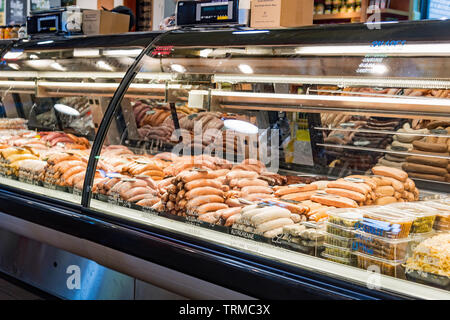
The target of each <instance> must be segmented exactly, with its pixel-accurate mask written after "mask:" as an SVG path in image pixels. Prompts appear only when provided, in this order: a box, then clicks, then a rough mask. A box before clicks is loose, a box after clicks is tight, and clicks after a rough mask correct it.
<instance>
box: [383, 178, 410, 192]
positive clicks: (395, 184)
mask: <svg viewBox="0 0 450 320" xmlns="http://www.w3.org/2000/svg"><path fill="white" fill-rule="evenodd" d="M381 179H382V180H383V181H386V182H390V185H391V186H392V187H393V188H394V189H395V191H397V192H403V191H405V185H404V183H402V182H400V181H398V180H397V179H394V178H391V177H383V178H381ZM405 183H406V181H405Z"/></svg>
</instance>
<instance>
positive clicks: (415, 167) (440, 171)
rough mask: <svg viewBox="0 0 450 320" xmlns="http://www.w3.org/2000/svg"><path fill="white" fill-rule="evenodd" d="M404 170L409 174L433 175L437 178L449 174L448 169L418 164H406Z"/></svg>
mask: <svg viewBox="0 0 450 320" xmlns="http://www.w3.org/2000/svg"><path fill="white" fill-rule="evenodd" d="M403 169H404V170H405V171H407V172H417V173H424V174H432V175H436V176H445V175H446V174H447V168H439V167H433V166H427V165H424V164H417V163H409V162H408V163H405V164H404V165H403Z"/></svg>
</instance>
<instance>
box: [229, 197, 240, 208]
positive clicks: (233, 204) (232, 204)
mask: <svg viewBox="0 0 450 320" xmlns="http://www.w3.org/2000/svg"><path fill="white" fill-rule="evenodd" d="M225 203H226V204H227V205H228V206H229V207H233V208H241V207H243V204H241V203H240V202H239V200H238V199H233V198H229V199H227V200H226V201H225Z"/></svg>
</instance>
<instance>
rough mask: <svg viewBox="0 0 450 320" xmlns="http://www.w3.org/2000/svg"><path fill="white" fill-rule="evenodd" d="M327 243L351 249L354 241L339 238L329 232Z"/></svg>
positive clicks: (326, 235)
mask: <svg viewBox="0 0 450 320" xmlns="http://www.w3.org/2000/svg"><path fill="white" fill-rule="evenodd" d="M325 243H326V244H329V245H332V246H336V247H341V248H347V249H351V248H352V246H353V239H352V238H348V237H341V236H337V235H335V234H331V233H328V232H327V233H326V234H325Z"/></svg>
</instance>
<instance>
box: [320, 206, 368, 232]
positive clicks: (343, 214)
mask: <svg viewBox="0 0 450 320" xmlns="http://www.w3.org/2000/svg"><path fill="white" fill-rule="evenodd" d="M327 214H328V222H330V223H333V224H335V225H338V226H342V227H345V228H354V227H355V225H356V223H358V221H360V220H362V218H363V214H362V210H361V209H354V208H348V209H333V210H329V211H328V212H327Z"/></svg>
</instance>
